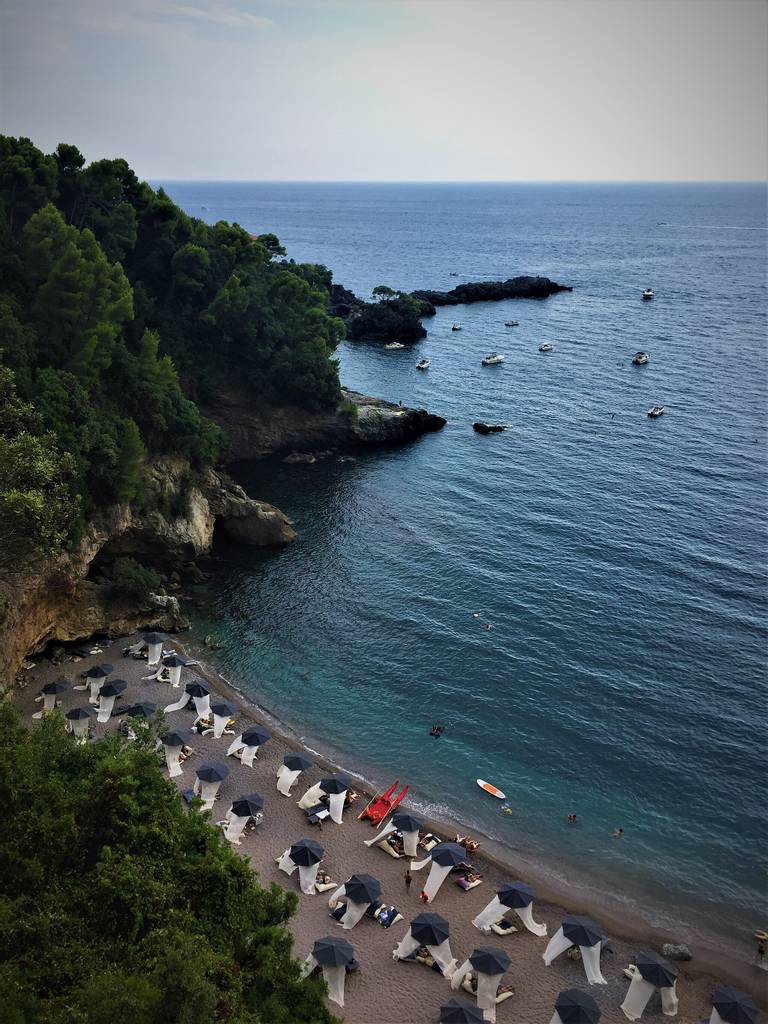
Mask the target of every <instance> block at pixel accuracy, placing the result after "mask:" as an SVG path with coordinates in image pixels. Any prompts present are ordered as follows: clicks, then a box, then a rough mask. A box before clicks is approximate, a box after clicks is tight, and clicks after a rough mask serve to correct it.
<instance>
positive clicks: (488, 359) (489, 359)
mask: <svg viewBox="0 0 768 1024" xmlns="http://www.w3.org/2000/svg"><path fill="white" fill-rule="evenodd" d="M503 362H504V356H503V355H501V354H500V353H499V352H489V353H488V355H487V356H485V357H484V358H483V359H481V360H480V365H481V366H498V365H499V363H503Z"/></svg>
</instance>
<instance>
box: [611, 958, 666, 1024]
mask: <svg viewBox="0 0 768 1024" xmlns="http://www.w3.org/2000/svg"><path fill="white" fill-rule="evenodd" d="M634 966H635V972H634V975H633V977H632V981H631V982H630V985H629V989H628V990H627V994H626V997H625V999H624V1002H623V1003H622V1004H621V1012H622V1013H623V1014H624V1016H625V1017H626V1018H627V1019H628V1020H640V1018H641V1017H642V1015H643V1011H644V1010H645V1008H646V1006H647V1005H648V1001H649V999H650V998H651V996H652V995H653V994H654V992H656V991H658V992H659V995H660V997H661V1011H662V1013H664V1014H665V1015H666V1016H667V1017H675V1016H676V1015H677V1011H678V999H677V968H676V967H673V966H672V964H671V963H669V961H667V960H664V959H663V958H662V957H660V956H657V955H656V953H648V952H642V953H638V954H637V956H636V957H635V965H634Z"/></svg>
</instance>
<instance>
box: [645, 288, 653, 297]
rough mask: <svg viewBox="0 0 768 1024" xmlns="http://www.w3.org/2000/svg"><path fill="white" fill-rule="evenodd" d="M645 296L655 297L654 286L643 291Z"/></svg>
mask: <svg viewBox="0 0 768 1024" xmlns="http://www.w3.org/2000/svg"><path fill="white" fill-rule="evenodd" d="M643 298H644V299H652V298H653V288H646V289H645V291H644V292H643Z"/></svg>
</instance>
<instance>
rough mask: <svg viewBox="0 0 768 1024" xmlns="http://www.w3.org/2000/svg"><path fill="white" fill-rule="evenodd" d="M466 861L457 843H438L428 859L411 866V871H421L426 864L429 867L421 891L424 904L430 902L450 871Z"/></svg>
mask: <svg viewBox="0 0 768 1024" xmlns="http://www.w3.org/2000/svg"><path fill="white" fill-rule="evenodd" d="M466 859H467V851H466V850H465V849H464V847H463V846H459V844H458V843H438V844H437V846H436V847H435V848H434V850H432V851H431V852H430V854H429V856H428V857H426V858H425V859H424V860H420V861H419V862H418V863H412V864H411V870H412V871H421V869H422V868H425V867H426V866H427V864H430V865H431V867H430V869H429V875H428V876H427V881H426V882H425V884H424V888H423V889H422V898H424V897H426V899H425V902H426V903H431V902H432V900H433V899H434V898H435V896H437V892H438V889H439V888H440V886H441V885H442V884H443V882H444V881H445V880H446V878H447V877H448V875H449V874H450V873H451V871H452V870H453V869H454V868H455V867H458V865H459V864H462V863H464V862H465V861H466Z"/></svg>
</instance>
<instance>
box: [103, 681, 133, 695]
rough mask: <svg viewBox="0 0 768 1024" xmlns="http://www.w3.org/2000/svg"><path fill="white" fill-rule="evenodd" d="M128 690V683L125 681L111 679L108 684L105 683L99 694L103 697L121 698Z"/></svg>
mask: <svg viewBox="0 0 768 1024" xmlns="http://www.w3.org/2000/svg"><path fill="white" fill-rule="evenodd" d="M127 689H128V683H127V682H126V681H125V679H110V681H109V682H108V683H104V685H103V686H102V688H101V690H100V691H99V692H100V693H101V696H102V697H119V696H120V694H121V693H125V691H126V690H127Z"/></svg>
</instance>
